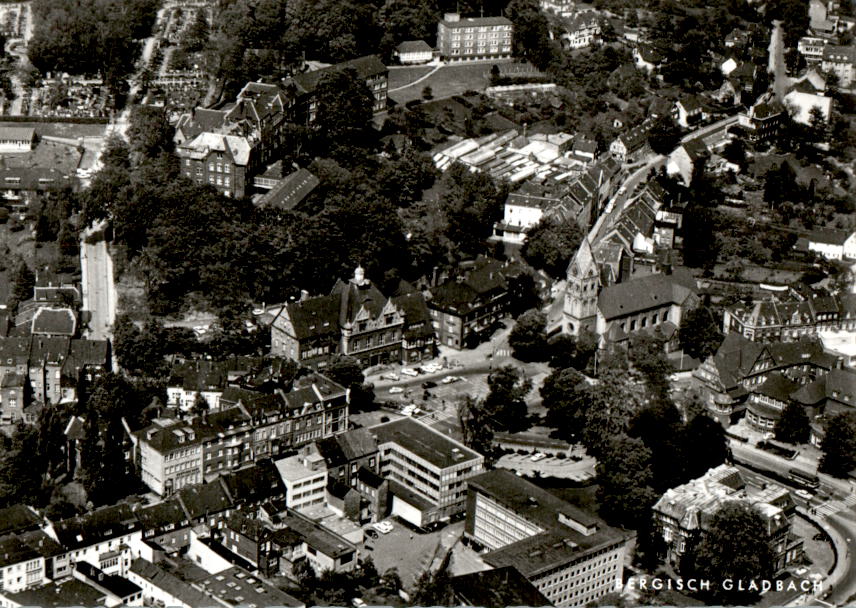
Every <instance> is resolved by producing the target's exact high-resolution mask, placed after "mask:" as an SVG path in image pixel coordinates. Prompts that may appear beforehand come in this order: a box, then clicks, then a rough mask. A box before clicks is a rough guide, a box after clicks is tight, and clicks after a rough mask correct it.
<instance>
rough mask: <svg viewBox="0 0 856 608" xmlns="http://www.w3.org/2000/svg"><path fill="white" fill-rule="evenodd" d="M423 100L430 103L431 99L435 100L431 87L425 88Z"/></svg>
mask: <svg viewBox="0 0 856 608" xmlns="http://www.w3.org/2000/svg"><path fill="white" fill-rule="evenodd" d="M422 99H424V100H426V101H428V100H429V99H434V91H432V90H431V87H429V86H427V85H426V86H425V87H424V88H423V89H422Z"/></svg>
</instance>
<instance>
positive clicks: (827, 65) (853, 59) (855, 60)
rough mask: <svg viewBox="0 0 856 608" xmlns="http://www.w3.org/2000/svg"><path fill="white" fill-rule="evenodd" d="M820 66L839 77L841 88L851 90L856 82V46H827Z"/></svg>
mask: <svg viewBox="0 0 856 608" xmlns="http://www.w3.org/2000/svg"><path fill="white" fill-rule="evenodd" d="M820 66H821V69H822V70H823V71H824V72H831V73H833V74H835V75H836V76H838V84H839V86H842V87H845V88H849V87H850V85H851V84H853V81H854V80H856V46H836V45H832V44H830V45H827V46H825V47H824V48H823V58H822V59H821V64H820Z"/></svg>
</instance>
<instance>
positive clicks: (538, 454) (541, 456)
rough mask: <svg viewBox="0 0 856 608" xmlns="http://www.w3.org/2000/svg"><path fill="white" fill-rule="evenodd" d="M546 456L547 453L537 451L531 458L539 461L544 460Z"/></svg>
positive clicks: (533, 460)
mask: <svg viewBox="0 0 856 608" xmlns="http://www.w3.org/2000/svg"><path fill="white" fill-rule="evenodd" d="M546 457H547V455H546V454H545V453H544V452H535V453H534V454H532V458H530V459H529V460H531V461H532V462H538V461H539V460H544V459H545V458H546Z"/></svg>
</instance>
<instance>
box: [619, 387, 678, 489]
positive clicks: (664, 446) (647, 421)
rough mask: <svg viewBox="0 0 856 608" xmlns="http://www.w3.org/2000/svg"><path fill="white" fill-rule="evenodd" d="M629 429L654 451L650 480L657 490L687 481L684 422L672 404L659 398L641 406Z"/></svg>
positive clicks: (630, 432) (652, 452)
mask: <svg viewBox="0 0 856 608" xmlns="http://www.w3.org/2000/svg"><path fill="white" fill-rule="evenodd" d="M628 432H629V434H630V436H631V437H638V438H639V439H641V440H642V442H643V443H644V444H645V447H647V448H648V449H649V450H651V471H652V477H651V481H650V482H649V483H650V485H651V486H652V487H653V488H654V489H655V490H658V491H659V492H664V491H665V490H667V489H668V488H672V487H675V486H677V485H680V484H681V483H683V482H685V481H687V478H686V476H685V466H686V456H685V454H684V452H685V449H686V446H685V445H684V425H683V422H682V420H681V415H680V412H678V410H677V408H676V407H675V406H674V404H673V403H671V402H670V401H668V400H659V401H656V402H654V403H652V404H651V405H648V406H646V407H645V408H643V409H641V410H640V411H639V412H637V413H636V415H635V416H634V417H633V420H632V421H631V423H630V429H629V431H628ZM689 447H690V449H695V448H694V447H692V446H689Z"/></svg>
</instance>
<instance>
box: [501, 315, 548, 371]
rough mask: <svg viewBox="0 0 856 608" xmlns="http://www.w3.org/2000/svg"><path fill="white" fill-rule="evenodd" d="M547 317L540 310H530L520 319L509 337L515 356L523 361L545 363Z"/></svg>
mask: <svg viewBox="0 0 856 608" xmlns="http://www.w3.org/2000/svg"><path fill="white" fill-rule="evenodd" d="M546 330H547V317H546V316H544V313H542V312H541V311H539V310H535V309H532V310H528V311H526V312H525V313H523V314H522V315H521V316H520V317H519V318H518V319H517V323H516V324H515V325H514V328H513V329H512V330H511V333H510V334H509V336H508V345H509V346H511V349H512V351H513V352H514V356H515V357H516V358H518V359H520V360H521V361H544V360H546V359H547V358H548V357H549V356H550V353H549V351H548V349H547V335H546Z"/></svg>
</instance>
